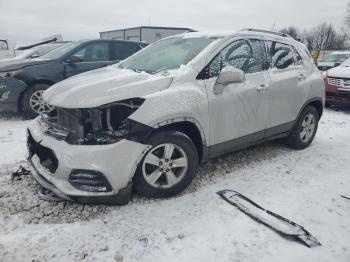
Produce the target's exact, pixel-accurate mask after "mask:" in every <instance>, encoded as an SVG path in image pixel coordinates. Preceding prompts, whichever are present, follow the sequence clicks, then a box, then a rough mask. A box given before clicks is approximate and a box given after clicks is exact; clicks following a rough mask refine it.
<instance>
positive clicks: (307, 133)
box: [300, 114, 316, 143]
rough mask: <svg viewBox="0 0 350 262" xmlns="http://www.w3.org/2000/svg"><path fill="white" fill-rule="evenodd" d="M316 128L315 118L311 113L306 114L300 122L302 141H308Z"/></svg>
mask: <svg viewBox="0 0 350 262" xmlns="http://www.w3.org/2000/svg"><path fill="white" fill-rule="evenodd" d="M315 128H316V119H315V116H314V115H313V114H307V115H306V116H305V117H304V120H303V122H302V123H301V129H300V139H301V141H302V142H303V143H307V142H309V141H310V139H311V138H312V136H313V135H314V132H315Z"/></svg>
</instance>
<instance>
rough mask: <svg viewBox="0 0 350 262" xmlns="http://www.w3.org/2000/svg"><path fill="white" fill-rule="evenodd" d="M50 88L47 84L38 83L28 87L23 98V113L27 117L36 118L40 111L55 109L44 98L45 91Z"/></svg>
mask: <svg viewBox="0 0 350 262" xmlns="http://www.w3.org/2000/svg"><path fill="white" fill-rule="evenodd" d="M47 88H49V86H48V85H46V84H36V85H33V86H31V87H30V88H28V89H27V90H26V91H25V93H24V95H23V98H22V113H23V114H24V116H25V117H26V118H34V117H36V116H37V115H39V114H40V113H45V112H51V111H52V110H54V107H53V106H50V105H49V104H47V103H46V102H45V101H44V100H43V93H44V91H45V90H46V89H47Z"/></svg>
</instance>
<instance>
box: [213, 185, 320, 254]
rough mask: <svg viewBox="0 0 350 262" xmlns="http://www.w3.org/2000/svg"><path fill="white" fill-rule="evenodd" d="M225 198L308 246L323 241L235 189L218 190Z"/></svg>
mask: <svg viewBox="0 0 350 262" xmlns="http://www.w3.org/2000/svg"><path fill="white" fill-rule="evenodd" d="M217 194H219V195H220V196H221V197H222V198H223V199H224V200H226V201H227V202H228V203H230V204H231V205H233V206H235V207H237V208H238V209H239V210H241V211H242V212H243V213H245V214H246V215H248V216H250V217H251V218H253V219H254V220H255V221H257V222H259V223H262V224H264V225H266V226H268V227H270V228H271V229H273V230H275V231H276V232H278V233H279V234H281V235H282V236H285V237H287V238H294V239H295V240H297V241H300V242H302V243H303V244H305V245H306V246H308V247H316V246H320V245H321V243H320V242H318V240H317V239H316V238H315V237H313V236H312V235H311V234H310V233H309V232H308V231H307V230H306V229H305V228H304V227H302V226H300V225H298V224H297V223H294V222H293V221H290V220H288V219H286V218H284V217H282V216H280V215H278V214H276V213H273V212H271V211H269V210H266V209H264V208H263V207H261V206H259V205H258V204H257V203H255V202H253V201H252V200H250V199H249V198H247V197H245V196H244V195H242V194H240V193H238V192H236V191H233V190H227V189H226V190H221V191H219V192H217Z"/></svg>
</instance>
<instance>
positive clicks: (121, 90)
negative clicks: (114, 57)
mask: <svg viewBox="0 0 350 262" xmlns="http://www.w3.org/2000/svg"><path fill="white" fill-rule="evenodd" d="M202 35H203V33H189V34H187V35H184V37H199V36H202ZM204 35H205V34H204ZM215 35H217V34H215ZM207 36H214V35H207ZM219 36H224V37H223V38H221V39H218V40H216V41H214V42H212V43H211V44H210V45H209V46H208V47H207V48H205V49H204V50H203V51H202V52H201V53H200V54H199V55H197V56H196V57H195V58H194V59H193V60H192V61H191V62H190V63H188V64H187V65H186V66H182V67H180V68H179V69H178V70H176V71H170V72H167V73H163V74H157V75H149V74H146V73H136V72H133V71H130V70H125V69H119V68H118V66H110V67H107V68H101V69H98V70H94V71H90V72H87V73H84V74H81V75H77V76H75V77H72V78H69V79H67V80H65V81H62V82H60V83H58V84H56V85H54V86H52V87H51V88H49V89H48V90H47V91H46V92H45V93H44V99H45V100H46V101H47V102H48V103H49V104H52V105H54V106H57V107H63V108H92V107H98V106H102V105H106V104H109V103H112V102H116V101H120V100H124V99H128V98H134V97H141V98H144V99H145V101H144V103H143V104H142V105H141V106H140V107H139V108H138V109H137V110H136V111H135V112H134V113H133V114H132V115H131V116H129V118H130V119H132V120H135V121H137V122H139V123H142V124H144V125H147V126H150V127H154V128H158V127H160V126H162V125H166V124H170V123H173V122H177V121H190V122H193V123H194V124H195V125H196V126H197V127H198V129H199V130H200V133H201V136H202V141H203V144H204V145H206V146H212V145H217V144H220V143H224V142H227V141H230V140H233V139H237V138H240V137H243V136H247V135H250V134H254V133H257V132H260V131H264V130H266V129H268V128H271V127H274V126H278V125H281V124H284V123H287V122H291V121H294V120H296V118H297V116H298V114H299V112H300V110H301V109H302V106H303V105H304V104H305V103H306V102H307V101H308V100H309V99H313V98H318V99H322V100H323V102H324V96H325V92H324V83H323V80H322V78H321V74H320V73H319V71H318V70H317V68H316V67H315V65H314V64H313V63H312V61H311V57H308V55H307V53H306V51H305V46H303V45H302V44H300V43H298V42H296V41H294V40H293V39H291V38H286V37H280V36H274V35H270V34H266V33H256V32H241V33H239V34H229V35H219ZM249 37H253V38H259V39H268V40H272V41H274V40H275V41H279V42H282V43H286V44H290V45H292V46H294V47H295V48H296V49H297V50H298V52H299V53H300V54H301V56H302V57H303V59H304V60H305V61H307V62H306V63H305V64H304V65H302V66H300V67H296V68H288V69H286V70H279V72H274V71H273V70H266V71H263V72H259V73H254V74H247V75H246V76H245V78H246V80H245V81H244V82H243V83H239V84H231V85H227V86H226V87H225V88H224V89H223V93H221V94H214V92H213V87H214V84H215V81H216V78H212V79H207V80H197V79H196V78H197V76H198V74H199V73H200V72H201V70H202V69H203V68H204V67H205V66H206V65H207V64H208V63H209V62H210V61H211V60H212V59H213V58H214V57H215V56H216V55H217V54H218V53H219V52H220V51H221V50H222V49H223V48H224V47H225V46H227V45H228V44H230V43H231V42H233V41H235V40H238V39H241V38H249ZM301 73H302V74H304V75H305V78H302V79H301V78H300V74H301ZM262 86H263V87H264V90H263V92H261V90H260V89H261V88H260V87H262ZM35 125H36V124H35V122H34V126H32V127H31V129H30V130H31V131H32V132H33V133H34V135H33V136H34V139H36V140H42V145H44V146H47V147H49V148H51V149H52V150H53V151H54V152H55V153H56V155H57V157H58V159H59V161H60V167H59V169H58V171H57V172H59V175H58V177H57V179H58V180H56V181H54V182H55V184H58V185H59V186H60V190H62V192H66V193H74V194H87V193H84V192H80V193H79V192H73V191H72V190H73V189H72V187H71V186H70V185H69V184H68V182H67V181H65V180H66V179H67V172H68V171H69V170H71V169H73V168H83V169H95V170H99V171H101V172H103V173H104V174H105V175H106V177H107V179H108V180H109V181H110V182H111V184H112V187H113V190H114V191H116V190H118V189H120V188H123V187H124V186H125V185H126V184H127V183H128V182H129V181H130V180H131V178H132V176H133V174H134V171H135V165H137V163H138V161H139V160H140V159H141V158H142V156H143V154H144V151H145V150H146V148H147V145H143V144H139V143H135V142H131V141H126V140H122V141H120V142H118V143H116V144H112V145H98V146H85V145H84V146H75V145H68V144H67V143H65V142H62V141H61V142H58V141H56V140H54V139H53V138H50V137H47V136H44V135H42V134H40V132H39V133H38V131H36V130H37V129H38V127H36V126H35ZM36 133H37V134H36ZM263 133H264V132H262V137H261V139H263V138H264V135H263ZM259 139H260V138H259ZM88 194H91V193H88Z"/></svg>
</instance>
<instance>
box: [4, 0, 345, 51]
mask: <svg viewBox="0 0 350 262" xmlns="http://www.w3.org/2000/svg"><path fill="white" fill-rule="evenodd" d="M347 2H350V1H349V0H217V1H213V0H172V1H169V0H127V1H121V0H98V1H88V0H59V1H58V0H30V1H27V0H22V1H19V0H0V39H1V38H5V39H11V40H16V43H17V44H27V43H32V42H35V41H39V40H41V39H42V38H44V37H47V36H50V35H54V34H62V35H63V38H64V40H77V39H87V38H98V37H99V34H98V32H100V31H106V30H110V29H119V28H125V27H134V26H140V25H153V26H175V27H190V28H193V29H195V30H200V31H203V30H210V31H213V30H233V31H234V30H239V29H241V28H247V27H254V28H261V29H271V28H272V27H273V25H275V27H274V28H275V29H281V28H283V27H286V26H290V25H294V26H298V27H300V28H311V27H312V26H314V25H315V24H318V23H321V22H324V21H327V22H331V23H333V24H334V25H336V26H337V27H340V26H341V25H342V22H343V19H344V15H345V10H346V5H347Z"/></svg>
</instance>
